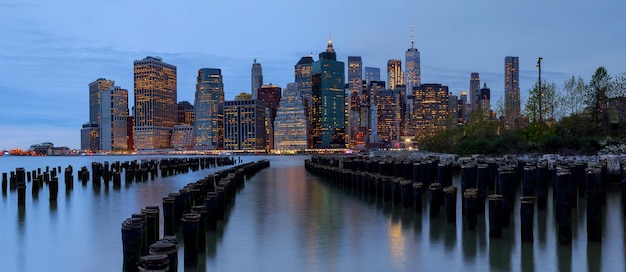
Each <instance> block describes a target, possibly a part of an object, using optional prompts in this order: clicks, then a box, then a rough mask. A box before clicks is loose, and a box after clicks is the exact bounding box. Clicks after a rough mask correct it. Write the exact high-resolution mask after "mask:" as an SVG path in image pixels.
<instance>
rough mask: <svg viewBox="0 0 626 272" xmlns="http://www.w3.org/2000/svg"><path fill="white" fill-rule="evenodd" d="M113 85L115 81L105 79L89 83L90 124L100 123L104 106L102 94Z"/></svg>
mask: <svg viewBox="0 0 626 272" xmlns="http://www.w3.org/2000/svg"><path fill="white" fill-rule="evenodd" d="M113 85H115V81H113V80H109V79H105V78H98V79H96V81H94V82H91V83H89V123H96V124H99V123H100V113H101V110H100V106H101V105H102V103H101V101H100V99H101V98H100V97H101V95H102V92H104V91H107V90H109V88H111V86H113Z"/></svg>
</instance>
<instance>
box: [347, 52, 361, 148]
mask: <svg viewBox="0 0 626 272" xmlns="http://www.w3.org/2000/svg"><path fill="white" fill-rule="evenodd" d="M362 67H363V63H362V62H361V57H358V56H348V89H349V93H348V94H347V96H348V99H347V100H346V102H347V103H348V107H347V109H349V110H348V111H347V112H346V114H347V121H348V122H347V125H348V128H349V131H348V134H349V136H348V138H349V142H350V143H351V144H353V143H354V142H355V141H356V134H357V131H358V123H359V120H358V118H359V114H358V111H359V106H360V105H359V104H360V99H359V98H360V95H361V93H362V92H363V83H362V81H363V69H362Z"/></svg>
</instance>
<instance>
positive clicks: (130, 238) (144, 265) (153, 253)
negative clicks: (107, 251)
mask: <svg viewBox="0 0 626 272" xmlns="http://www.w3.org/2000/svg"><path fill="white" fill-rule="evenodd" d="M269 166H270V163H269V161H267V160H262V161H258V162H250V163H246V164H241V165H237V166H234V167H231V168H229V169H226V170H221V171H217V172H215V173H213V174H210V175H208V176H206V177H205V178H203V179H201V180H198V181H196V182H192V183H189V184H187V185H185V186H184V187H183V188H182V189H180V190H179V191H178V192H175V193H170V194H169V195H168V196H166V197H164V198H163V202H162V209H159V206H147V207H146V208H145V209H142V210H141V211H140V213H136V214H132V216H131V217H130V218H127V219H126V220H124V222H123V223H122V245H123V255H124V257H123V271H148V270H149V271H177V270H178V241H177V240H176V233H177V232H182V236H183V241H184V245H185V246H184V267H185V268H196V267H197V266H198V258H199V253H204V252H205V251H206V234H207V232H209V231H216V230H217V223H218V221H220V220H224V218H225V215H226V213H227V212H228V210H229V207H230V205H231V204H232V202H233V201H234V198H235V195H236V191H237V190H238V189H241V188H243V186H244V180H245V179H246V178H249V177H251V176H253V175H254V174H256V173H257V172H259V171H261V170H263V169H265V168H267V167H269ZM160 211H162V213H163V237H162V238H161V239H159V234H160V230H159V213H160Z"/></svg>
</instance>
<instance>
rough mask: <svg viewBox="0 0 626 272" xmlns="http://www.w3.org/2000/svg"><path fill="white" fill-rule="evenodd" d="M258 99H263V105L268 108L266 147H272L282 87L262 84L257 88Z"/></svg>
mask: <svg viewBox="0 0 626 272" xmlns="http://www.w3.org/2000/svg"><path fill="white" fill-rule="evenodd" d="M257 92H258V98H257V99H258V100H261V101H263V104H264V105H265V107H267V108H268V113H269V114H268V115H267V118H268V122H267V125H266V126H265V127H266V130H267V136H268V137H267V144H266V146H267V148H269V149H270V150H272V149H274V121H275V120H276V112H277V111H278V104H279V103H280V98H281V96H282V89H281V88H280V87H278V86H276V85H272V84H270V85H263V86H261V88H259V89H258V91H257Z"/></svg>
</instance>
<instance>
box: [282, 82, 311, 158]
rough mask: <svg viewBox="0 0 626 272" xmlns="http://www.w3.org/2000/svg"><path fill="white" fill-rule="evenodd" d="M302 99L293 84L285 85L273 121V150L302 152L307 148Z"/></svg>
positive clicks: (295, 85) (296, 86)
mask: <svg viewBox="0 0 626 272" xmlns="http://www.w3.org/2000/svg"><path fill="white" fill-rule="evenodd" d="M302 100H303V98H302V96H301V95H300V92H299V91H298V85H297V84H295V83H289V84H287V87H286V88H285V90H284V91H283V95H282V97H281V98H280V105H279V106H278V112H277V113H276V119H275V120H274V149H275V150H292V151H303V150H305V149H306V148H307V136H308V135H307V123H306V114H305V112H304V105H303V102H302Z"/></svg>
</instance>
